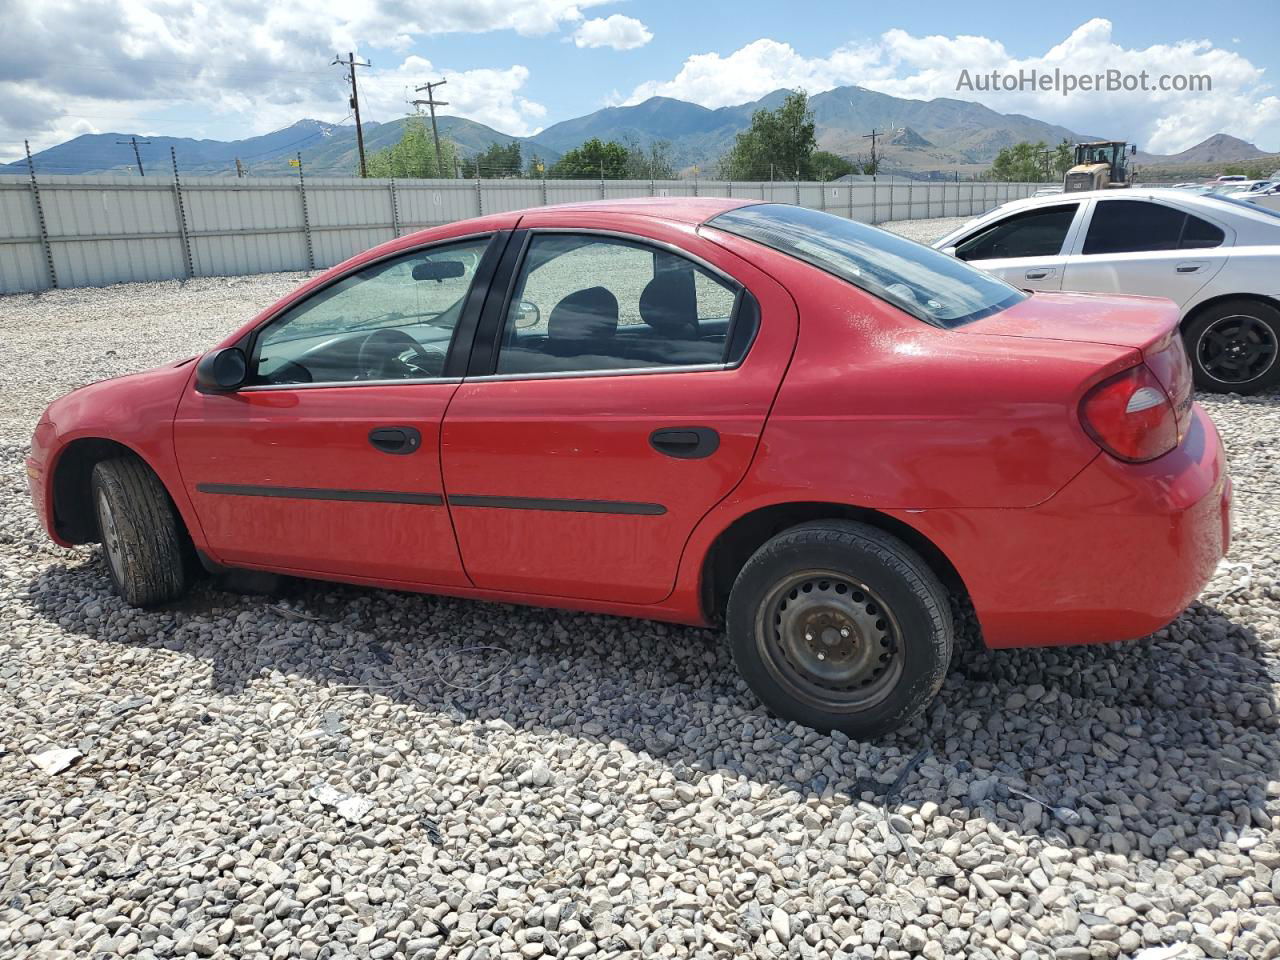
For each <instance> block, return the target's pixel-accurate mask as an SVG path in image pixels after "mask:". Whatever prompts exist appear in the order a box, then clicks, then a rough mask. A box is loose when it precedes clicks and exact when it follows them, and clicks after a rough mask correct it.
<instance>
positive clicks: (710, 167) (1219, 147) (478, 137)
mask: <svg viewBox="0 0 1280 960" xmlns="http://www.w3.org/2000/svg"><path fill="white" fill-rule="evenodd" d="M786 95H787V91H786V90H775V91H774V92H773V93H770V94H768V95H766V96H764V97H761V98H760V99H759V100H755V101H752V102H751V103H742V104H737V105H735V106H730V107H720V108H719V109H714V110H713V109H709V108H707V107H703V106H699V105H698V104H695V103H687V102H685V101H683V100H674V99H671V98H670V97H651V98H650V99H648V100H646V101H644V102H643V103H638V104H634V105H632V106H622V107H607V108H605V109H603V110H597V111H595V112H594V113H590V114H587V115H586V116H582V117H575V118H573V119H572V120H564V121H561V122H560V123H555V124H552V125H551V126H549V127H547V128H546V129H545V130H542V131H541V132H539V133H538V134H536V135H535V136H533V137H513V136H510V135H509V134H505V133H502V132H501V131H498V130H494V129H493V128H492V127H487V126H485V125H484V124H482V123H476V122H475V121H472V120H465V119H463V118H461V117H441V118H439V128H440V136H441V137H443V138H447V139H449V140H452V141H454V142H455V143H457V144H458V145H459V147H460V148H461V153H462V154H463V155H464V156H470V155H474V154H477V153H479V152H481V151H483V150H484V149H485V148H487V147H488V146H490V145H491V144H499V145H503V146H505V145H507V144H509V143H511V142H513V141H519V143H520V144H521V148H522V153H523V156H524V158H525V160H526V162H527V161H528V159H529V158H530V157H531V156H533V155H535V154H536V155H537V156H539V157H541V158H542V159H544V160H546V161H548V162H553V161H555V160H556V159H558V158H559V157H560V156H561V155H562V154H563V153H565V152H566V151H568V150H570V149H572V148H574V147H576V146H578V145H579V144H581V143H582V142H583V141H585V140H589V139H591V138H593V137H599V138H600V139H602V140H618V141H622V142H634V143H636V144H638V145H639V146H641V147H648V146H649V145H650V144H651V143H653V142H654V141H666V142H668V143H669V144H670V148H669V153H670V156H671V159H672V161H673V163H674V165H675V166H676V167H677V168H685V169H688V168H690V167H693V166H695V165H696V166H698V167H700V168H701V170H702V171H704V172H703V175H704V176H708V175H711V174H712V172H713V171H714V169H715V163H716V161H717V160H718V159H719V158H720V157H721V156H722V155H723V154H724V152H725V151H726V150H728V149H729V147H730V146H732V144H733V139H734V136H735V135H736V134H737V133H739V132H740V131H742V130H744V129H746V127H747V126H748V125H749V124H750V122H751V115H752V114H753V113H754V112H755V111H757V110H760V109H764V108H773V107H776V106H777V105H778V104H780V103H781V102H782V100H783V99H784V98H785V96H786ZM809 102H810V104H811V105H812V108H813V113H814V119H815V121H816V124H817V136H818V143H819V145H820V146H821V147H822V148H823V149H825V150H830V151H832V152H834V153H837V154H840V155H842V156H846V157H852V158H855V159H865V158H868V157H869V156H870V153H871V141H870V140H869V139H868V137H867V135H868V134H869V133H871V132H872V131H873V130H874V131H877V132H878V133H882V134H884V136H883V137H877V139H876V153H877V156H878V157H879V158H880V159H881V160H882V167H881V168H882V170H884V171H886V172H895V171H897V172H903V173H910V174H915V175H918V176H927V175H934V176H938V175H942V174H944V173H945V174H946V175H948V176H950V175H952V174H954V173H956V172H961V173H976V172H978V171H980V170H983V169H985V168H986V167H987V166H988V165H989V164H990V163H991V161H992V160H993V159H995V156H996V154H997V153H998V152H999V151H1000V149H1001V148H1002V147H1006V146H1009V145H1011V144H1014V143H1018V142H1019V141H1023V140H1030V141H1037V140H1043V141H1044V142H1045V143H1047V144H1050V145H1054V144H1057V143H1059V142H1060V141H1062V140H1064V139H1065V140H1068V141H1072V142H1075V141H1079V140H1093V139H1100V137H1098V136H1096V135H1092V134H1090V135H1081V134H1078V133H1076V132H1074V131H1072V130H1069V129H1067V128H1066V127H1062V126H1058V125H1056V124H1051V123H1045V122H1044V121H1042V120H1037V119H1035V118H1034V117H1028V116H1023V115H1022V114H1004V113H997V112H996V111H995V110H992V109H990V108H989V107H985V106H983V105H982V104H979V103H972V102H970V101H967V100H955V99H951V98H948V97H940V98H938V99H935V100H907V99H903V98H901V97H893V96H889V95H888V94H885V93H877V92H876V91H874V90H867V89H864V88H862V87H858V86H848V87H837V88H836V89H834V90H827V91H825V92H823V93H819V94H815V95H814V96H812V97H810V98H809ZM404 124H405V120H403V119H402V120H396V121H393V122H390V123H366V124H365V125H364V131H365V147H366V150H368V151H370V152H372V151H375V150H379V149H381V148H383V147H387V146H390V145H391V144H393V143H395V142H397V141H398V140H399V139H400V136H401V134H402V133H403V130H404ZM1106 133H1107V134H1109V135H1111V136H1119V137H1123V136H1125V135H1126V132H1125V131H1106ZM147 139H148V140H149V141H150V143H148V144H145V145H143V146H141V147H140V149H141V151H142V160H143V165H144V167H145V168H146V169H147V171H148V173H149V174H152V175H155V174H159V175H163V176H168V175H169V170H170V160H169V148H170V147H171V146H172V147H174V148H175V149H176V150H177V154H178V162H179V165H180V168H181V170H182V171H183V172H184V173H187V174H216V175H221V176H234V175H235V172H236V166H235V161H236V158H237V157H238V158H239V159H240V161H241V162H242V164H243V165H244V167H245V168H246V170H247V171H248V172H249V173H251V174H257V175H280V174H292V173H294V172H295V168H293V167H291V166H290V165H289V160H290V158H291V157H293V156H294V154H295V153H298V152H301V154H302V159H303V165H304V170H305V171H306V173H307V174H308V175H309V176H351V175H354V174H355V172H356V169H357V162H356V141H355V128H354V127H352V126H339V125H333V124H326V123H322V122H320V121H318V120H300V121H298V122H297V123H295V124H293V125H292V126H290V127H286V128H285V129H283V130H277V131H275V132H274V133H269V134H265V135H263V136H258V137H250V138H247V139H245V140H235V141H230V142H223V141H218V140H191V139H182V138H170V137H149V138H147ZM120 140H128V135H127V134H118V133H106V134H96V135H85V136H80V137H76V138H75V139H74V140H70V141H68V142H66V143H63V144H59V145H58V146H55V147H50V148H49V149H47V150H43V151H41V152H40V153H38V154H36V156H35V161H36V169H37V171H41V172H44V173H93V172H107V171H110V172H124V173H130V172H133V170H134V158H133V149H132V147H131V146H130V145H129V144H127V143H125V144H120V143H118V142H117V141H120ZM1202 148H1203V149H1202ZM1210 148H1212V149H1210ZM1250 150H1252V151H1255V152H1257V148H1255V147H1252V145H1250V144H1242V142H1241V141H1236V140H1234V138H1231V137H1227V136H1225V135H1223V134H1219V135H1218V136H1217V137H1214V138H1211V139H1210V140H1209V141H1206V143H1205V144H1202V145H1201V147H1197V148H1193V150H1192V151H1187V155H1188V156H1187V159H1190V158H1191V157H1192V156H1195V157H1202V156H1203V155H1205V154H1208V153H1210V152H1212V153H1214V154H1215V156H1216V155H1226V154H1230V155H1232V158H1233V159H1234V158H1236V157H1237V155H1239V154H1241V153H1248V152H1249V151H1250ZM1179 156H1181V155H1179ZM1144 159H1145V158H1144ZM1161 159H1164V160H1166V162H1178V158H1176V157H1174V158H1161ZM0 172H2V173H25V172H26V165H25V163H19V164H10V165H9V166H8V167H0ZM778 176H779V177H785V176H786V173H785V171H778Z"/></svg>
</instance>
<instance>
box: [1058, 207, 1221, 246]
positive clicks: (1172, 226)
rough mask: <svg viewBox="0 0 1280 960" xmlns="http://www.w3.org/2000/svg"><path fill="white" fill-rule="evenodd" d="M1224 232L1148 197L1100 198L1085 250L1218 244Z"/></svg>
mask: <svg viewBox="0 0 1280 960" xmlns="http://www.w3.org/2000/svg"><path fill="white" fill-rule="evenodd" d="M1223 239H1225V237H1224V234H1223V232H1222V231H1221V230H1219V229H1218V228H1217V227H1215V226H1214V225H1213V224H1211V223H1209V222H1208V221H1207V220H1201V219H1200V218H1199V217H1194V216H1191V215H1190V214H1187V213H1183V212H1182V211H1181V210H1177V209H1174V208H1173V207H1166V206H1165V205H1164V204H1161V203H1149V202H1147V201H1145V200H1099V201H1098V202H1097V204H1096V206H1094V208H1093V218H1092V220H1091V221H1090V223H1089V232H1088V233H1087V234H1086V235H1085V239H1084V251H1083V252H1084V253H1086V254H1091V253H1094V254H1097V253H1146V252H1150V251H1156V250H1185V249H1194V248H1204V247H1216V246H1219V245H1220V244H1221V243H1222V241H1223Z"/></svg>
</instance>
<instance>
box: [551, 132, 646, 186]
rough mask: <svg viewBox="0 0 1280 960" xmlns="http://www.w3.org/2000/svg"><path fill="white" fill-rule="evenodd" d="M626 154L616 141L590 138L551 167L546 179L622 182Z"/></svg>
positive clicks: (625, 165)
mask: <svg viewBox="0 0 1280 960" xmlns="http://www.w3.org/2000/svg"><path fill="white" fill-rule="evenodd" d="M628 156H629V155H628V151H627V148H626V147H625V146H623V145H622V144H620V143H618V142H617V141H614V140H610V141H609V142H608V143H605V142H604V141H602V140H601V139H600V138H599V137H592V138H591V139H590V140H588V141H587V142H586V143H584V144H582V145H581V146H578V147H574V148H573V149H572V150H570V151H569V152H568V153H566V154H565V155H564V156H563V157H561V158H560V159H559V160H557V161H556V162H555V163H553V164H552V165H551V169H550V170H548V171H547V176H549V177H555V178H558V179H565V180H597V179H605V180H622V179H624V178H626V176H627V160H628Z"/></svg>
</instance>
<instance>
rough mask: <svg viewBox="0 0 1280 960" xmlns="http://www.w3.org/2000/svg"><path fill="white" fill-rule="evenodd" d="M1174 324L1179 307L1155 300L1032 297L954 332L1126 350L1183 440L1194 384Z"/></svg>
mask: <svg viewBox="0 0 1280 960" xmlns="http://www.w3.org/2000/svg"><path fill="white" fill-rule="evenodd" d="M1178 321H1179V315H1178V307H1177V305H1176V304H1174V303H1173V302H1172V301H1170V300H1164V299H1161V298H1157V297H1126V296H1118V295H1116V294H1087V293H1036V294H1034V295H1032V296H1030V297H1028V298H1027V299H1026V300H1024V301H1022V302H1021V303H1018V304H1016V305H1014V306H1012V307H1010V308H1009V309H1008V310H1003V311H1001V312H1000V313H997V314H993V315H992V316H990V317H984V318H983V319H981V320H977V321H974V322H973V323H969V324H966V325H965V326H963V327H959V328H957V329H956V331H955V332H957V333H967V334H978V335H982V336H988V337H1022V338H1029V339H1034V340H1062V341H1067V342H1074V343H1103V344H1110V345H1113V346H1117V347H1128V348H1130V349H1132V350H1133V351H1134V356H1133V363H1134V364H1137V363H1139V362H1144V363H1146V365H1147V366H1148V367H1149V368H1150V370H1151V372H1152V373H1153V374H1155V376H1156V378H1157V379H1158V380H1159V381H1160V384H1161V386H1163V387H1164V389H1165V392H1166V393H1167V394H1168V395H1169V400H1170V402H1171V403H1172V404H1173V408H1174V411H1175V413H1176V415H1177V420H1178V432H1179V436H1181V434H1182V433H1183V432H1184V431H1185V430H1186V427H1187V425H1188V424H1189V423H1190V419H1191V404H1192V380H1191V364H1190V362H1189V361H1188V359H1187V353H1186V349H1185V347H1184V346H1183V343H1182V337H1181V336H1180V334H1179V332H1178ZM1131 365H1132V364H1131Z"/></svg>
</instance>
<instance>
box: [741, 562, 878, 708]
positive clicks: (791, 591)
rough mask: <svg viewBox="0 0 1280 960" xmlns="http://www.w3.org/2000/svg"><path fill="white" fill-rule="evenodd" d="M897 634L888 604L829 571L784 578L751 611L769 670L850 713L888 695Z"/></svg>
mask: <svg viewBox="0 0 1280 960" xmlns="http://www.w3.org/2000/svg"><path fill="white" fill-rule="evenodd" d="M901 638H902V634H901V630H900V628H899V626H898V621H897V618H896V617H895V616H894V614H893V611H892V609H891V608H890V607H889V605H888V604H886V603H885V602H884V600H883V599H882V598H881V597H880V596H879V595H877V594H876V593H875V592H874V591H872V590H871V589H870V588H868V587H867V585H866V584H864V583H861V582H859V581H856V580H854V579H852V578H850V577H848V576H846V575H844V574H841V573H837V572H836V571H834V570H806V571H802V572H800V573H796V574H792V575H791V576H789V577H787V578H785V579H784V580H782V581H780V582H779V583H778V584H777V585H775V586H774V587H773V589H771V590H770V591H769V593H768V594H767V595H766V597H765V599H764V602H763V603H761V604H760V606H759V608H758V613H757V616H756V643H757V646H758V649H759V652H760V655H761V658H762V660H763V661H764V664H765V667H766V669H767V670H768V671H769V674H770V676H772V677H773V679H774V680H776V681H777V682H778V683H779V684H781V685H782V686H783V687H784V688H786V690H787V692H788V693H789V694H790V695H791V696H792V697H794V698H796V699H797V700H800V701H801V702H803V703H805V704H807V705H809V706H811V707H816V708H818V709H820V710H824V711H826V712H828V713H857V712H860V711H863V710H867V709H870V708H871V707H873V706H875V705H877V704H879V703H880V702H882V701H883V700H884V699H885V698H886V697H887V696H888V695H889V693H890V691H892V690H893V688H894V686H896V685H897V682H898V680H899V679H900V678H901V676H902V668H903V655H902V643H901Z"/></svg>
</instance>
